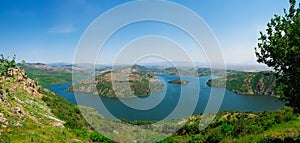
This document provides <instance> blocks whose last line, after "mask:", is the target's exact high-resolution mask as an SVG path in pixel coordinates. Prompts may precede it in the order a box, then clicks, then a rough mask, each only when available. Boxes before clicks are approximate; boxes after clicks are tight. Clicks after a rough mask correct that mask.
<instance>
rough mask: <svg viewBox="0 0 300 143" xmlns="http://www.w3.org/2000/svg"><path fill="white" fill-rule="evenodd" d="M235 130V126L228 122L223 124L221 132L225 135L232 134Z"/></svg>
mask: <svg viewBox="0 0 300 143" xmlns="http://www.w3.org/2000/svg"><path fill="white" fill-rule="evenodd" d="M232 132H233V126H232V125H230V124H227V123H223V124H222V125H221V133H223V134H225V135H231V134H232Z"/></svg>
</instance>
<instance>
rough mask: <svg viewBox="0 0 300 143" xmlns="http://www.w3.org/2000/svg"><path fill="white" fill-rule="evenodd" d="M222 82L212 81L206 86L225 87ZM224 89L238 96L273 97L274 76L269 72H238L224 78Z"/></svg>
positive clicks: (218, 80)
mask: <svg viewBox="0 0 300 143" xmlns="http://www.w3.org/2000/svg"><path fill="white" fill-rule="evenodd" d="M224 80H225V79H224V78H217V79H212V80H209V81H208V82H207V84H208V85H209V86H213V87H225V85H222V82H221V81H224ZM212 81H213V82H212ZM226 88H227V89H229V90H230V91H233V92H235V93H238V94H248V95H275V93H274V90H275V75H274V73H272V72H270V71H263V72H238V73H235V74H231V75H228V76H227V77H226Z"/></svg>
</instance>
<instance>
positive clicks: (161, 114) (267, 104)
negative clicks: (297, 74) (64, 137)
mask: <svg viewBox="0 0 300 143" xmlns="http://www.w3.org/2000/svg"><path fill="white" fill-rule="evenodd" d="M157 77H159V78H161V79H162V80H161V81H160V82H161V83H162V84H165V89H164V90H162V91H160V92H156V93H153V94H151V95H149V96H144V97H139V98H130V99H122V100H119V99H118V98H108V97H103V96H97V95H92V94H87V93H78V92H77V93H76V94H74V93H73V92H69V91H67V89H68V87H69V86H70V85H71V83H66V84H59V85H54V86H49V87H47V88H48V89H49V90H51V91H53V92H55V93H57V94H59V95H61V96H63V97H64V98H66V100H67V101H69V102H71V103H74V104H77V103H78V104H80V105H86V106H90V107H93V108H95V109H96V110H97V111H98V112H99V113H100V114H103V115H104V117H105V118H108V119H115V118H118V119H120V118H124V119H127V120H131V121H132V120H162V119H165V118H166V117H167V116H168V115H169V114H170V113H172V112H173V111H174V109H175V108H176V106H178V102H179V100H180V101H182V102H183V104H184V107H182V108H180V109H179V110H178V111H177V112H176V114H174V116H171V117H168V118H170V119H171V118H181V117H185V116H188V115H189V114H190V113H193V114H200V113H203V112H204V109H205V107H206V105H207V102H208V100H209V97H210V96H214V98H218V96H220V95H210V92H211V90H212V89H213V88H212V87H209V86H207V85H206V82H207V81H208V80H209V79H211V78H212V77H211V76H201V77H192V76H182V77H181V79H184V80H188V81H189V84H187V85H182V86H181V85H178V84H171V83H168V81H170V80H174V79H177V78H178V76H175V75H167V74H158V75H157ZM197 80H198V81H199V82H198V83H199V84H197V82H195V81H197ZM195 86H200V87H199V90H200V92H199V94H198V93H197V94H195V90H194V89H195ZM181 87H182V88H181ZM183 88H184V89H185V92H183V93H182V94H181V91H182V90H183ZM220 97H221V96H220ZM76 99H77V100H76ZM76 101H78V102H76ZM99 101H102V102H99ZM123 102H126V104H127V105H134V107H132V106H127V105H125V104H123ZM190 103H196V104H195V107H190V106H192V104H190ZM283 106H284V103H283V102H280V101H279V100H278V98H276V97H273V96H265V95H239V94H236V93H233V92H231V91H229V90H227V89H226V90H225V95H224V99H223V101H222V104H221V106H220V110H226V111H228V110H235V111H245V112H262V111H273V110H277V109H279V108H281V107H283ZM105 108H106V109H108V110H109V111H108V110H105Z"/></svg>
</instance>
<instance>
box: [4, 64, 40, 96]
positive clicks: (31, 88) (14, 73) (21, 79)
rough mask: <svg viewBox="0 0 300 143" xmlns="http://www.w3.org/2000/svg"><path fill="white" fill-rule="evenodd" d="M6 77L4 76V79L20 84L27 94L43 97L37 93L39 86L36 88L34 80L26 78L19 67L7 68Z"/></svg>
mask: <svg viewBox="0 0 300 143" xmlns="http://www.w3.org/2000/svg"><path fill="white" fill-rule="evenodd" d="M7 75H8V76H4V78H13V79H14V81H15V82H16V83H19V84H21V85H22V86H23V89H25V90H26V91H27V92H28V93H29V94H32V95H33V96H36V97H39V98H42V96H43V95H42V94H41V93H40V92H39V90H40V86H38V85H37V83H36V82H35V81H34V80H32V79H30V78H28V77H27V75H26V73H25V72H24V71H23V70H22V69H21V68H20V67H16V68H9V69H8V71H7Z"/></svg>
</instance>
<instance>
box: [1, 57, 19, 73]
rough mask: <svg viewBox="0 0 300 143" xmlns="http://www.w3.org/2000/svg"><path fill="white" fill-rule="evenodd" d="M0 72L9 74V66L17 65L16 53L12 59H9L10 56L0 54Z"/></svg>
mask: <svg viewBox="0 0 300 143" xmlns="http://www.w3.org/2000/svg"><path fill="white" fill-rule="evenodd" d="M0 56H1V57H0V74H1V75H2V74H7V71H8V69H9V68H14V67H16V66H17V63H16V61H15V59H16V55H14V56H13V58H12V60H9V57H7V58H4V56H3V54H1V55H0Z"/></svg>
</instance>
